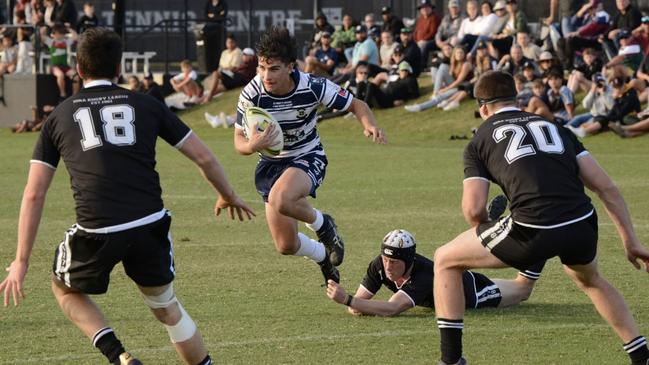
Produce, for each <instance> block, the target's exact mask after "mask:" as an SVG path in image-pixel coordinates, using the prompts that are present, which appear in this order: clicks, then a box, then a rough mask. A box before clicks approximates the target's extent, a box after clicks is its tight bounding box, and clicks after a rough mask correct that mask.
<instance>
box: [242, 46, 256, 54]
mask: <svg viewBox="0 0 649 365" xmlns="http://www.w3.org/2000/svg"><path fill="white" fill-rule="evenodd" d="M243 54H245V55H246V56H254V55H255V50H254V49H252V48H250V47H246V48H244V49H243Z"/></svg>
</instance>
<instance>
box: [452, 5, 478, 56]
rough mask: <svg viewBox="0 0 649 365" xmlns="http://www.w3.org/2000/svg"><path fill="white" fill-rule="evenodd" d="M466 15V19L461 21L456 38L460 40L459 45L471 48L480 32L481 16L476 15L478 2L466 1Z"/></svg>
mask: <svg viewBox="0 0 649 365" xmlns="http://www.w3.org/2000/svg"><path fill="white" fill-rule="evenodd" d="M466 13H467V15H468V17H467V18H465V19H464V20H462V24H461V25H460V29H459V30H458V32H457V38H458V39H459V40H460V44H463V45H466V46H467V47H468V48H472V47H473V44H474V43H475V41H476V40H477V39H478V36H480V35H481V34H480V32H481V31H482V16H480V15H479V14H478V2H477V1H475V0H469V1H467V3H466Z"/></svg>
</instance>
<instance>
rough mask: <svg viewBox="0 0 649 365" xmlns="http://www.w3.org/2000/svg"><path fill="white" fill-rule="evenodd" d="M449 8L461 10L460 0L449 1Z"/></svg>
mask: <svg viewBox="0 0 649 365" xmlns="http://www.w3.org/2000/svg"><path fill="white" fill-rule="evenodd" d="M448 7H449V8H459V7H460V0H449V1H448Z"/></svg>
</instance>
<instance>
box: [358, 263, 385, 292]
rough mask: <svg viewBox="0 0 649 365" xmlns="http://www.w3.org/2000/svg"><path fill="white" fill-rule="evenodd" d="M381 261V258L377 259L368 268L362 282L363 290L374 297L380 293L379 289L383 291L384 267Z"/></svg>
mask: <svg viewBox="0 0 649 365" xmlns="http://www.w3.org/2000/svg"><path fill="white" fill-rule="evenodd" d="M379 260H381V257H377V258H376V259H374V260H372V262H370V264H369V265H368V266H367V272H366V273H365V277H363V280H362V281H361V285H362V286H363V288H365V290H367V291H368V292H370V293H372V294H374V295H375V294H376V293H377V292H378V291H379V289H381V285H382V283H381V274H380V271H381V267H382V265H381V263H380V262H379Z"/></svg>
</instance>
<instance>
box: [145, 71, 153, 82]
mask: <svg viewBox="0 0 649 365" xmlns="http://www.w3.org/2000/svg"><path fill="white" fill-rule="evenodd" d="M144 79H145V80H153V74H152V73H151V72H149V73H148V74H146V75H144Z"/></svg>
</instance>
